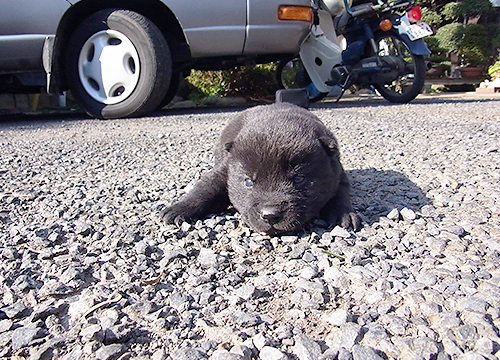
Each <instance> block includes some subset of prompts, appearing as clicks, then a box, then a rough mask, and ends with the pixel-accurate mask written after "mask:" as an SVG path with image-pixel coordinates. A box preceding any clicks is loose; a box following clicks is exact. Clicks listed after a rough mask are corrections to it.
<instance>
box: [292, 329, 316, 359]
mask: <svg viewBox="0 0 500 360" xmlns="http://www.w3.org/2000/svg"><path fill="white" fill-rule="evenodd" d="M294 340H295V345H294V346H293V349H292V350H293V353H294V354H295V355H296V356H297V357H298V358H299V360H313V359H319V358H320V356H321V353H322V352H321V347H320V346H319V344H318V343H317V342H315V341H313V340H312V339H310V338H309V337H307V336H306V335H304V334H297V335H295V336H294Z"/></svg>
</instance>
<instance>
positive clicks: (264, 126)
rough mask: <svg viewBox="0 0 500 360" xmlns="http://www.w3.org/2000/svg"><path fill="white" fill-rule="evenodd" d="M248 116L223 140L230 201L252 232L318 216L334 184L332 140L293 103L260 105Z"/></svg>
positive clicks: (336, 168)
mask: <svg viewBox="0 0 500 360" xmlns="http://www.w3.org/2000/svg"><path fill="white" fill-rule="evenodd" d="M247 116H250V117H251V118H250V119H248V121H247V122H246V124H247V125H246V126H245V127H244V128H243V129H242V131H240V133H239V134H238V136H237V137H236V138H235V140H234V141H233V142H230V143H227V144H226V150H227V151H228V152H229V158H228V193H229V199H230V201H231V203H232V204H233V206H234V207H235V208H236V210H238V211H239V212H240V214H241V215H242V218H243V220H244V221H245V222H246V223H247V224H248V225H249V226H250V227H252V228H254V229H255V230H257V231H261V232H265V233H268V234H271V235H273V234H278V233H285V232H291V231H296V230H299V229H301V228H302V227H303V226H304V225H305V224H307V223H308V222H310V221H311V220H312V219H313V218H315V217H318V216H319V212H320V210H321V208H322V207H323V206H324V205H325V204H326V202H327V201H328V200H329V199H331V198H332V197H333V196H334V194H335V192H336V189H337V187H338V179H339V178H340V173H341V165H340V162H339V155H338V147H337V143H336V141H335V138H334V137H333V136H332V135H331V133H329V132H328V131H327V130H326V128H325V127H324V125H323V124H322V123H321V122H320V121H319V120H318V119H317V118H316V117H314V116H313V115H312V114H311V113H309V112H308V111H306V110H303V111H302V109H301V110H298V108H295V107H293V108H291V110H290V109H288V110H287V111H283V110H282V109H281V111H273V110H272V109H271V110H269V109H268V108H267V107H263V108H262V109H261V110H260V112H259V111H256V112H253V113H252V112H250V113H249V114H248V115H247ZM255 116H258V119H254V118H252V117H255Z"/></svg>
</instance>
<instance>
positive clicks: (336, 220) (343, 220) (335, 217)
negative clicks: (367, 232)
mask: <svg viewBox="0 0 500 360" xmlns="http://www.w3.org/2000/svg"><path fill="white" fill-rule="evenodd" d="M329 222H330V224H332V225H340V226H342V227H343V228H344V229H353V230H354V231H357V230H359V229H361V216H359V215H358V214H357V213H355V212H354V211H352V209H350V210H346V211H338V212H334V213H333V214H331V215H330V217H329Z"/></svg>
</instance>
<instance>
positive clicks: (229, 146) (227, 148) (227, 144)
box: [224, 141, 234, 152]
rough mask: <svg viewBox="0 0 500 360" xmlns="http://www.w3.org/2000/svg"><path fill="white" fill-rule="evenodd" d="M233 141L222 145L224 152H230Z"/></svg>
mask: <svg viewBox="0 0 500 360" xmlns="http://www.w3.org/2000/svg"><path fill="white" fill-rule="evenodd" d="M233 145H234V141H230V142H227V143H225V144H224V150H226V151H227V152H231V149H232V148H233Z"/></svg>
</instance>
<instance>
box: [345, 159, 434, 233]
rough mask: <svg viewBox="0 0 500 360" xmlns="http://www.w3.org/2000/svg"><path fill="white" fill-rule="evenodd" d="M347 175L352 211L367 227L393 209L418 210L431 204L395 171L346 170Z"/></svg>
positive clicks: (422, 193) (417, 189)
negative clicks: (349, 184)
mask: <svg viewBox="0 0 500 360" xmlns="http://www.w3.org/2000/svg"><path fill="white" fill-rule="evenodd" d="M347 174H348V175H349V177H350V179H351V198H352V202H353V205H354V208H355V210H356V211H357V212H358V213H359V214H360V215H361V216H362V217H363V220H364V221H365V222H367V223H368V224H370V225H371V224H373V223H375V222H377V221H378V220H379V219H380V217H382V216H386V215H387V214H388V213H389V212H390V211H391V210H392V209H395V208H396V209H398V210H401V209H403V208H405V207H406V208H408V209H411V210H413V211H420V209H421V208H422V207H423V206H424V205H427V204H430V202H431V201H430V200H429V199H428V198H427V197H426V196H425V194H424V192H423V191H422V189H420V188H419V187H418V186H417V185H415V184H414V183H413V182H412V181H410V180H409V179H408V178H407V177H406V176H405V175H403V174H401V173H399V172H397V171H392V170H377V169H373V168H370V169H361V170H349V171H347Z"/></svg>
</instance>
